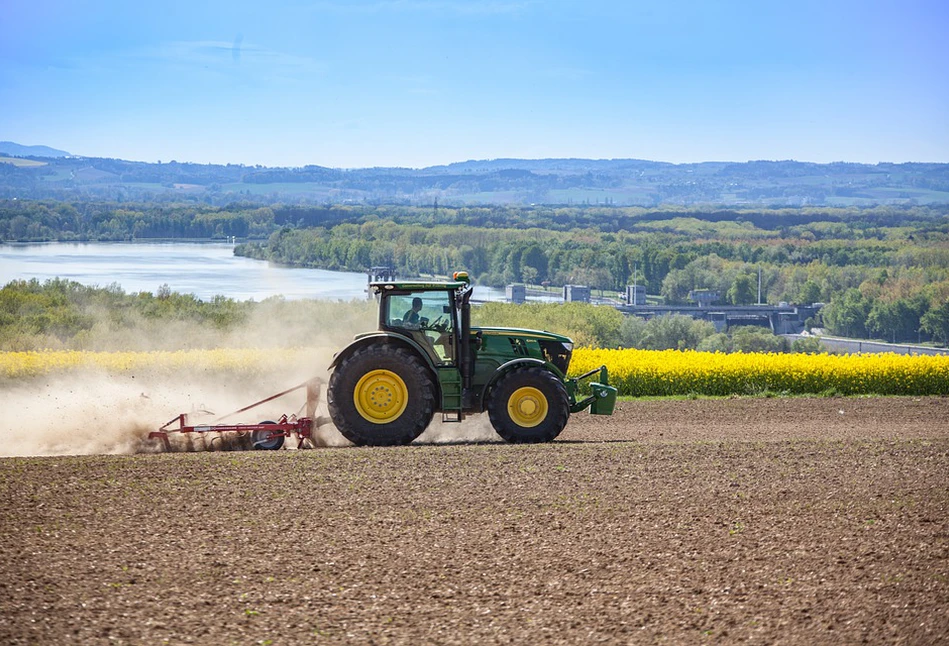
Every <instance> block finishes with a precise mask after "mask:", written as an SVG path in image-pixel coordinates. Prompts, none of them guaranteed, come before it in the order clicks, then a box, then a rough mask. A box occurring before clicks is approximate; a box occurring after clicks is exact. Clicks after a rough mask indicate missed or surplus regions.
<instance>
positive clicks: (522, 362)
mask: <svg viewBox="0 0 949 646" xmlns="http://www.w3.org/2000/svg"><path fill="white" fill-rule="evenodd" d="M532 366H536V367H539V368H545V369H547V370H550V371H551V372H552V373H554V374H555V375H556V376H557V378H558V379H560V380H561V381H563V379H564V376H563V374H562V373H561V372H560V371H559V370H558V369H557V367H556V366H555V365H553V364H552V363H549V362H547V361H541V360H540V359H532V358H529V357H524V358H521V359H512V360H510V361H508V362H507V363H502V364H501V365H500V366H498V369H497V370H495V371H494V374H493V375H491V379H490V380H489V381H488V383H486V384H485V385H484V388H483V389H482V391H481V406H480V409H481V410H484V406H485V404H486V403H487V396H488V393H490V392H491V389H492V388H493V387H494V384H496V383H497V382H498V380H499V379H500V378H501V377H503V376H504V375H505V374H507V373H508V372H510V371H511V370H515V369H517V368H525V367H532Z"/></svg>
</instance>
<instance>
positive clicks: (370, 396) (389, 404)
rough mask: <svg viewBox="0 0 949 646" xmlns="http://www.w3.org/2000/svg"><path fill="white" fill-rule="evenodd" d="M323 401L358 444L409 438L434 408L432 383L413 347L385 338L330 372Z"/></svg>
mask: <svg viewBox="0 0 949 646" xmlns="http://www.w3.org/2000/svg"><path fill="white" fill-rule="evenodd" d="M326 399H327V405H328V406H329V411H330V417H332V419H333V424H335V425H336V428H337V429H339V432H340V433H342V434H343V436H344V437H345V438H346V439H347V440H349V441H350V442H352V443H353V444H356V445H357V446H364V445H369V446H392V445H398V444H408V443H409V442H411V441H412V440H414V439H415V438H417V437H418V436H419V435H421V434H422V432H423V431H424V430H425V428H426V427H427V426H428V425H429V423H430V422H431V421H432V416H433V414H434V410H435V404H434V402H435V387H434V385H433V383H432V379H431V377H430V376H429V373H428V370H427V369H426V368H425V365H424V364H423V363H422V362H421V360H420V359H419V358H418V357H417V356H416V355H415V353H414V352H412V351H411V350H409V349H407V348H402V347H398V346H393V345H389V344H376V345H370V346H368V347H365V348H361V349H359V350H357V351H356V352H354V353H353V354H352V355H350V356H349V357H347V358H346V359H344V360H343V361H342V362H340V364H339V365H338V366H337V367H336V370H335V371H334V372H333V375H332V376H331V377H330V383H329V388H328V389H327V397H326Z"/></svg>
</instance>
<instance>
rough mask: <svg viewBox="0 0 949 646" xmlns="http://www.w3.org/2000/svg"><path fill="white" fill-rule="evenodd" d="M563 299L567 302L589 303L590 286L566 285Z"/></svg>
mask: <svg viewBox="0 0 949 646" xmlns="http://www.w3.org/2000/svg"><path fill="white" fill-rule="evenodd" d="M563 300H564V302H565V303H589V302H590V288H589V287H587V286H586V285H564V286H563Z"/></svg>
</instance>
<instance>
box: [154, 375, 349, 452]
mask: <svg viewBox="0 0 949 646" xmlns="http://www.w3.org/2000/svg"><path fill="white" fill-rule="evenodd" d="M320 385H321V382H320V380H319V379H316V378H314V379H311V380H309V381H305V382H303V383H302V384H299V385H297V386H294V387H293V388H288V389H287V390H284V391H283V392H279V393H277V394H276V395H271V396H270V397H267V398H266V399H261V400H260V401H259V402H255V403H253V404H251V405H250V406H245V407H244V408H241V409H240V410H236V411H233V412H231V413H228V414H227V415H223V416H221V417H218V418H217V419H215V420H213V421H211V422H210V423H208V424H189V423H188V413H181V414H180V415H178V416H177V417H175V418H174V419H172V420H170V421H168V422H167V423H166V424H165V425H164V426H162V427H161V428H159V429H158V430H157V431H152V432H151V433H149V434H148V438H149V439H152V440H161V442H162V446H163V447H164V449H165V450H166V451H171V450H173V449H172V443H171V439H170V437H171V436H172V435H173V434H180V435H181V436H182V437H184V440H185V443H186V447H187V449H186V450H188V451H193V450H194V449H195V447H194V440H193V439H192V438H193V437H194V436H195V435H196V436H197V437H198V438H200V439H201V441H202V442H203V444H204V447H203V448H205V449H207V450H210V451H213V450H215V449H216V448H217V449H225V448H228V447H239V448H250V449H259V450H265V451H276V450H278V449H280V448H282V447H283V442H284V440H285V439H286V438H288V437H291V436H294V435H295V436H296V437H297V448H298V449H302V448H304V447H305V445H306V443H307V440H310V444H311V445H312V444H313V441H312V439H311V438H312V433H313V429H314V427H316V428H319V427H320V426H323V425H324V424H330V423H332V421H331V420H330V419H329V418H328V417H317V416H316V407H317V404H319V401H320ZM304 389H305V390H306V403H304V405H303V406H301V407H300V411H299V412H304V408H305V414H304V415H303V416H299V412H298V413H297V414H291V415H281V416H280V418H279V419H277V420H276V421H273V420H265V421H263V422H260V423H259V424H222V423H221V422H223V421H224V420H226V419H228V418H230V417H234V416H235V415H238V414H240V413H245V412H247V411H249V410H251V409H253V408H256V407H257V406H260V405H262V404H266V403H267V402H271V401H273V400H275V399H278V398H280V397H283V396H284V395H287V394H289V393H292V392H294V391H297V390H304ZM174 424H177V426H173V425H174ZM229 440H230V441H229ZM215 442H217V443H218V444H217V446H215Z"/></svg>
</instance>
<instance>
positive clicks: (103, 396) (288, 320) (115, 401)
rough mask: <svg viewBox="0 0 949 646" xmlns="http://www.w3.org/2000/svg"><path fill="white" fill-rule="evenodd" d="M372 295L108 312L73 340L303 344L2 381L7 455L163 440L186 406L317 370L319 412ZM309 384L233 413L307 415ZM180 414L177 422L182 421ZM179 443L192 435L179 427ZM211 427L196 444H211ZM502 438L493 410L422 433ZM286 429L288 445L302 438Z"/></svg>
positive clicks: (328, 428)
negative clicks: (291, 352) (227, 360)
mask: <svg viewBox="0 0 949 646" xmlns="http://www.w3.org/2000/svg"><path fill="white" fill-rule="evenodd" d="M375 308H376V306H375V304H374V303H371V302H370V303H365V302H352V303H327V302H320V301H302V302H301V301H293V302H287V301H282V300H279V299H276V300H273V301H269V302H264V303H261V304H259V306H258V307H257V308H255V309H254V310H253V311H252V312H251V315H250V316H248V317H247V318H246V320H244V321H243V323H242V324H240V325H238V326H234V327H232V328H230V329H227V330H217V329H215V328H214V327H213V326H209V325H198V324H195V323H192V322H188V321H171V322H168V321H163V322H161V324H160V325H159V324H156V323H155V322H154V321H147V320H140V321H135V322H134V323H133V324H132V325H131V326H130V325H129V324H128V322H127V321H126V322H125V324H123V325H122V326H121V327H116V326H115V325H114V324H113V323H112V322H110V320H109V317H108V316H106V315H103V316H101V317H99V318H98V319H97V321H96V324H95V325H94V326H93V328H92V329H91V330H89V331H88V334H86V335H85V336H84V337H82V338H79V339H78V340H76V342H74V343H73V344H71V345H72V347H78V348H79V349H86V350H94V351H100V352H110V351H115V352H120V351H146V350H186V349H193V348H264V349H266V348H284V349H285V348H298V349H299V351H298V354H297V355H296V357H295V358H294V360H293V361H291V362H289V363H288V364H285V365H281V366H279V367H277V368H268V369H266V370H263V369H260V370H257V369H254V370H250V371H247V372H244V371H242V372H239V373H228V372H225V371H213V372H209V373H206V374H203V373H201V372H200V371H189V370H184V371H181V372H179V373H172V374H168V373H167V372H164V373H159V372H150V371H148V370H144V371H139V372H137V373H136V374H129V373H105V372H100V371H96V370H88V369H87V370H82V371H80V372H69V373H62V374H54V375H50V376H46V377H40V378H36V379H32V380H23V381H14V382H6V383H0V456H41V455H91V454H123V453H141V452H153V451H158V450H161V444H160V441H159V440H148V433H149V432H151V431H154V430H157V429H158V428H159V427H160V426H161V425H163V424H164V423H166V422H168V421H169V420H173V419H175V418H176V417H177V416H178V415H179V414H180V413H188V415H189V423H192V424H201V423H212V422H213V421H214V420H216V419H217V418H218V417H220V416H222V415H225V414H227V413H230V412H232V411H235V410H237V409H239V408H243V407H244V406H247V405H248V404H251V403H254V402H256V401H260V400H262V399H264V398H266V397H269V396H271V395H273V394H275V393H277V392H280V391H283V390H286V389H287V388H291V387H293V386H295V385H297V384H302V383H304V382H306V381H308V380H310V379H312V378H314V377H316V378H319V379H320V380H321V381H322V383H323V386H322V388H321V396H320V404H319V407H318V409H317V416H318V417H320V416H322V417H326V418H328V417H329V412H328V410H327V408H326V384H327V383H328V381H329V374H328V372H327V367H328V366H329V364H330V362H331V361H332V357H333V354H334V353H335V352H337V351H338V350H339V349H341V348H343V347H345V345H346V344H348V343H349V342H350V341H351V340H352V337H353V335H354V334H357V333H359V332H364V331H369V330H371V329H374V328H375V323H376V309H375ZM305 400H306V397H305V391H304V390H299V391H296V392H293V393H289V394H288V395H286V396H284V397H281V398H280V399H277V400H275V401H273V402H270V403H268V404H265V405H263V406H261V407H259V408H255V409H253V410H251V411H248V412H247V413H244V414H242V415H240V416H236V417H228V418H227V420H226V422H227V423H257V422H261V421H264V420H275V419H278V418H279V417H280V415H281V414H288V415H290V414H297V415H303V414H305V413H304V410H305V408H304V407H305ZM175 425H176V424H174V425H173V426H175ZM172 437H173V438H174V440H173V448H175V449H176V450H185V449H186V448H192V447H186V443H185V442H184V441H183V438H182V437H181V436H180V434H179V435H177V437H176V436H175V434H173V435H172ZM211 439H212V438H211V437H210V436H209V435H201V436H198V437H196V439H195V441H193V443H192V446H193V448H195V449H197V450H201V449H205V448H208V446H207V444H208V440H211ZM232 439H233V436H232V435H230V436H227V437H224V438H221V439H218V440H217V441H216V443H212V448H239V447H238V446H236V444H235V443H234V442H233V441H231V440H232ZM312 439H313V441H312V444H313V445H315V446H345V445H348V444H349V442H348V441H347V440H346V439H345V438H344V437H343V436H342V435H341V434H340V433H339V432H338V431H337V430H336V428H335V427H334V426H332V425H331V424H326V425H323V426H319V427H314V429H313V438H312ZM487 441H499V438H498V436H497V434H496V433H495V432H494V429H493V428H492V427H491V425H490V423H489V421H488V419H487V415H476V416H473V417H470V418H468V419H466V420H465V421H464V422H462V423H460V424H458V423H442V422H441V421H440V415H436V416H435V420H434V421H433V422H432V424H431V425H430V426H429V428H428V429H427V430H426V431H425V433H423V434H422V436H421V437H420V438H419V439H418V440H417V442H421V443H446V442H448V443H450V442H487ZM295 446H296V441H295V438H288V440H287V442H286V443H285V447H286V448H295Z"/></svg>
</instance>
